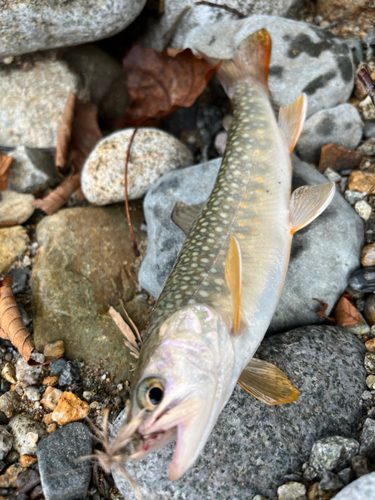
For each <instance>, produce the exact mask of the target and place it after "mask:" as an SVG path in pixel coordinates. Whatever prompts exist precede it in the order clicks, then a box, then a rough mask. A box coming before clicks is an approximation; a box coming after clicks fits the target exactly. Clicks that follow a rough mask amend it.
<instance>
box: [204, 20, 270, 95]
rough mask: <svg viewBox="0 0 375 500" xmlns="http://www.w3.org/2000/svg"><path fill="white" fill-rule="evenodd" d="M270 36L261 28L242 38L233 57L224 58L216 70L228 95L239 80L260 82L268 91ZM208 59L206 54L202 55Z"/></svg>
mask: <svg viewBox="0 0 375 500" xmlns="http://www.w3.org/2000/svg"><path fill="white" fill-rule="evenodd" d="M271 45H272V41H271V36H270V34H269V33H268V31H267V30H265V29H261V30H259V31H256V32H255V33H253V34H252V35H249V36H248V37H247V38H246V39H245V40H243V41H242V42H241V44H240V46H239V47H238V49H237V51H236V53H235V55H234V57H233V59H231V60H224V61H223V62H222V64H221V66H220V68H219V70H218V77H219V79H220V81H221V83H222V85H223V87H224V89H225V91H226V93H227V94H228V96H229V97H232V96H233V93H234V87H235V85H236V84H237V83H238V82H239V81H243V82H246V81H254V80H256V81H257V82H260V83H261V84H263V86H264V87H265V89H266V91H267V92H268V83H267V80H268V69H269V64H270V58H271ZM204 57H205V58H206V59H209V58H208V57H207V56H204Z"/></svg>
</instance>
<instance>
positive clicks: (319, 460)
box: [310, 436, 359, 474]
mask: <svg viewBox="0 0 375 500" xmlns="http://www.w3.org/2000/svg"><path fill="white" fill-rule="evenodd" d="M358 448H359V443H358V441H356V440H355V439H348V438H345V437H341V436H332V437H327V438H323V439H319V440H318V441H316V442H315V443H314V445H313V447H312V450H311V455H310V465H311V466H312V467H314V469H315V470H316V471H317V473H318V474H322V473H323V472H324V471H325V470H329V471H335V472H337V471H339V470H341V469H344V468H345V467H347V466H348V465H349V463H350V460H351V459H352V458H353V457H354V455H356V454H357V453H358Z"/></svg>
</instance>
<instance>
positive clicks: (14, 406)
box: [0, 391, 21, 418]
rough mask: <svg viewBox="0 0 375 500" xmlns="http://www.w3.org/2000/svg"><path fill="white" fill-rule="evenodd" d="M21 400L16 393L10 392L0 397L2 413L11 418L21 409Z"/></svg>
mask: <svg viewBox="0 0 375 500" xmlns="http://www.w3.org/2000/svg"><path fill="white" fill-rule="evenodd" d="M20 404H21V398H20V397H19V395H18V394H17V393H16V392H15V391H8V392H6V393H5V394H2V395H1V396H0V411H1V412H2V413H4V414H5V416H6V417H8V418H10V417H11V416H12V415H13V414H14V413H15V412H16V411H17V410H18V409H19V407H20Z"/></svg>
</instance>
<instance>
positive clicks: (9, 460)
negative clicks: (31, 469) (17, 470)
mask: <svg viewBox="0 0 375 500" xmlns="http://www.w3.org/2000/svg"><path fill="white" fill-rule="evenodd" d="M19 458H20V454H19V453H18V451H16V450H11V451H10V452H9V453H8V456H7V457H6V459H5V463H6V464H7V465H11V464H14V463H16V462H17V460H18V459H19Z"/></svg>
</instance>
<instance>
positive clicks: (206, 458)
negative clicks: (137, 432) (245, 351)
mask: <svg viewBox="0 0 375 500" xmlns="http://www.w3.org/2000/svg"><path fill="white" fill-rule="evenodd" d="M363 354H364V347H363V345H362V344H361V342H360V341H359V340H358V339H357V338H356V337H355V336H353V335H351V334H348V333H345V331H344V330H343V329H340V328H334V327H327V326H316V327H303V328H298V329H296V330H293V331H291V332H288V333H285V334H280V335H277V336H273V337H271V338H267V339H265V340H264V341H263V342H262V344H261V346H260V348H259V349H258V351H257V356H259V357H260V358H261V359H264V360H266V361H269V362H271V363H274V364H276V366H278V367H279V368H280V369H282V370H283V371H284V373H286V374H287V376H288V377H289V378H290V379H291V381H292V382H293V384H294V385H295V386H296V387H297V388H298V389H299V390H300V391H301V394H300V396H299V398H298V400H297V401H296V402H294V403H291V404H287V405H280V406H267V405H265V404H264V403H261V402H260V401H258V400H256V399H254V398H252V397H251V396H250V395H249V394H248V393H246V392H245V391H243V389H241V388H240V387H239V386H237V387H236V389H235V391H234V393H233V395H232V397H231V398H230V400H229V402H228V403H227V405H226V407H225V408H224V410H223V412H222V413H221V415H220V417H219V420H218V422H217V424H216V426H215V428H214V430H213V432H212V434H211V437H210V439H209V441H208V443H207V444H206V446H205V448H204V450H203V453H202V454H201V456H200V458H199V459H198V461H197V463H196V464H195V465H194V466H193V467H192V468H191V469H190V470H189V471H188V472H187V473H186V474H185V475H184V476H183V479H182V480H180V481H178V482H171V481H169V480H168V478H167V474H168V466H169V463H170V461H171V459H172V454H173V450H174V445H168V446H167V447H166V448H164V449H163V450H161V451H159V452H157V453H154V454H152V455H150V456H149V457H148V458H147V459H146V460H143V461H141V462H138V463H133V462H128V464H127V467H128V469H129V471H131V473H132V474H133V476H134V477H136V478H137V479H138V480H139V481H140V482H141V484H142V485H144V486H145V487H146V488H147V489H148V490H149V491H150V492H152V493H153V494H156V496H157V498H160V499H164V498H165V499H166V498H170V499H176V498H179V496H180V495H185V496H186V497H187V498H189V499H190V498H191V499H198V498H218V497H219V495H222V496H223V497H224V498H244V495H245V494H246V498H252V497H253V496H254V495H255V494H256V493H261V494H262V495H265V496H266V497H271V498H273V497H274V496H275V494H276V489H277V487H278V486H279V485H280V483H281V482H282V478H283V476H284V475H285V474H288V473H289V474H290V473H291V472H293V471H295V470H298V468H299V467H301V465H302V463H303V462H305V461H306V460H307V459H308V457H309V455H310V452H311V447H312V445H313V443H314V441H316V440H317V439H320V438H324V437H327V436H329V435H332V434H336V435H337V434H338V433H339V434H340V436H343V437H346V438H351V437H356V436H357V425H358V424H359V421H360V417H361V408H360V393H361V391H362V390H363V386H364V369H363ZM349 366H350V368H349ZM327 367H329V370H327ZM332 380H334V381H335V384H334V387H333V386H332ZM343 407H345V412H343V411H342V408H343ZM122 417H123V414H121V415H120V416H119V418H118V421H117V424H119V423H120V422H121V420H122ZM234 429H235V432H233V430H234ZM115 481H116V485H117V487H118V488H119V490H120V492H121V493H122V494H123V495H124V496H125V498H129V500H130V499H133V498H134V496H133V493H131V490H130V487H129V484H128V483H127V482H126V480H124V479H123V477H122V476H120V475H119V474H118V473H115ZM245 492H246V493H245Z"/></svg>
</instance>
